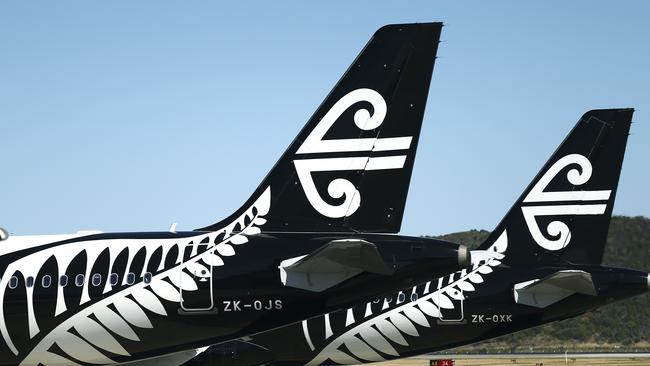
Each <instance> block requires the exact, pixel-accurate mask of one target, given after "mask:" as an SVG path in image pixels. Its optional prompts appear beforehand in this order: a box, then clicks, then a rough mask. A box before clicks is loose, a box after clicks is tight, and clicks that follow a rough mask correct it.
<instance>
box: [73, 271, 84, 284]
mask: <svg viewBox="0 0 650 366" xmlns="http://www.w3.org/2000/svg"><path fill="white" fill-rule="evenodd" d="M84 280H85V276H84V275H82V274H78V275H77V277H75V278H74V284H75V285H77V287H83V285H84Z"/></svg>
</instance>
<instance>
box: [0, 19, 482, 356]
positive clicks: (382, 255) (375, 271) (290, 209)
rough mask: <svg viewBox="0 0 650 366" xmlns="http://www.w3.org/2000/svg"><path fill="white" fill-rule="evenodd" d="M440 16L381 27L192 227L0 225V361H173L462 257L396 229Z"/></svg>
mask: <svg viewBox="0 0 650 366" xmlns="http://www.w3.org/2000/svg"><path fill="white" fill-rule="evenodd" d="M441 29H442V24H441V23H426V24H401V25H400V24H398V25H389V26H385V27H383V28H381V29H379V30H378V31H377V32H376V33H375V34H374V35H373V37H372V38H371V40H370V41H369V42H368V44H367V45H366V46H365V48H364V49H363V50H362V51H361V53H360V54H359V56H358V57H357V58H356V59H355V60H354V62H353V63H352V65H351V66H350V68H349V69H348V70H347V71H346V73H345V74H344V75H343V77H342V79H341V80H340V81H339V82H338V83H337V84H336V86H335V87H334V88H333V90H332V91H331V92H330V94H329V95H328V96H327V97H326V99H325V100H324V102H323V103H322V104H321V105H320V107H319V108H318V109H317V110H316V112H315V113H314V115H313V116H312V117H311V118H310V119H309V121H308V122H307V124H306V125H305V127H304V128H303V129H302V131H301V132H300V133H299V134H298V136H297V137H296V139H295V140H294V141H293V143H292V144H291V145H290V146H289V148H288V149H287V150H286V152H285V153H284V154H283V155H282V157H281V158H280V160H279V161H278V163H277V164H276V165H275V166H274V167H273V168H272V170H271V171H270V173H269V174H268V175H267V176H266V178H265V179H264V180H263V181H262V183H261V184H260V185H259V187H258V188H257V189H256V190H255V192H254V193H253V194H252V196H251V197H250V198H249V199H248V200H247V201H246V202H245V203H244V204H243V205H242V207H241V208H239V209H238V210H236V211H235V212H234V213H233V214H231V215H230V216H229V217H227V218H226V219H224V220H221V221H219V222H217V223H215V224H212V225H209V226H205V227H202V228H199V229H196V230H194V231H176V229H175V227H172V228H170V230H169V231H168V232H143V233H102V232H78V233H76V234H70V235H38V236H14V235H8V234H7V232H6V231H4V230H2V231H0V239H2V242H1V245H0V365H21V366H28V365H46V366H56V365H87V364H93V365H109V364H124V363H128V364H130V365H143V364H146V362H155V363H156V364H157V365H163V364H168V365H172V364H176V365H178V364H180V363H182V362H185V361H186V360H187V359H188V357H192V356H194V355H195V354H196V352H197V350H200V349H202V348H204V347H207V346H210V345H213V344H216V343H219V342H224V341H229V340H233V339H238V338H240V337H242V336H247V335H250V334H253V333H258V332H261V331H265V330H270V329H273V328H277V327H279V326H282V325H287V324H290V323H293V322H297V321H300V320H302V319H305V318H310V317H314V316H317V315H320V314H324V313H328V312H332V311H335V310H337V309H341V308H345V307H349V306H352V305H353V304H354V303H357V302H359V301H364V300H369V299H372V298H373V297H376V296H380V295H386V294H389V293H391V292H393V291H395V290H397V289H399V288H402V287H404V286H406V285H408V284H411V283H413V282H414V281H416V282H418V281H424V280H425V279H426V278H428V276H430V275H431V273H437V274H440V275H442V274H444V273H449V272H453V271H457V270H460V269H462V268H466V267H468V266H469V265H470V264H471V258H470V255H469V252H468V250H467V248H465V247H463V246H460V245H457V244H454V243H449V242H444V241H440V240H434V239H429V238H421V237H409V236H400V235H395V234H396V233H398V232H399V230H400V227H401V222H402V217H403V213H404V206H405V202H406V197H407V192H408V186H409V183H410V178H411V172H412V170H413V166H414V161H415V153H416V148H417V143H418V138H419V135H420V130H421V125H422V120H423V115H424V109H425V105H426V100H427V95H428V89H429V85H430V81H431V76H432V72H433V66H434V61H435V58H436V53H437V48H438V43H439V38H440V33H441ZM195 174H198V175H199V176H207V177H209V176H210V175H211V174H214V173H213V172H211V171H210V170H209V169H206V171H203V172H195ZM152 360H153V361H152Z"/></svg>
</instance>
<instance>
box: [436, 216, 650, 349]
mask: <svg viewBox="0 0 650 366" xmlns="http://www.w3.org/2000/svg"><path fill="white" fill-rule="evenodd" d="M488 235H489V232H488V231H485V230H480V231H478V230H471V231H467V232H461V233H454V234H448V235H443V236H440V237H439V238H442V239H445V240H450V241H453V242H456V243H462V244H465V245H467V246H469V247H476V246H477V245H478V244H479V243H481V242H482V241H483V240H484V239H485V238H486V237H487V236H488ZM607 241H608V244H607V247H606V250H605V257H604V260H603V264H605V265H609V266H618V267H628V268H633V269H638V270H646V271H650V219H648V218H645V217H625V216H615V217H613V218H612V222H611V225H610V228H609V235H608V238H607ZM564 349H568V350H570V351H571V350H574V351H575V350H578V351H579V350H585V351H586V350H617V351H620V350H626V349H630V350H650V294H648V295H643V296H638V297H636V298H632V299H628V300H625V301H622V302H619V303H615V304H612V305H608V306H605V307H602V308H600V309H599V310H597V311H596V312H593V313H589V314H585V315H583V316H580V317H578V318H575V319H570V320H565V321H561V322H556V323H551V324H548V325H544V326H541V327H538V328H534V329H528V330H525V331H522V332H519V333H516V334H512V335H509V336H505V337H501V338H497V339H494V340H490V341H486V342H482V343H480V344H477V345H473V346H467V347H462V348H459V349H456V350H454V352H477V351H483V350H489V351H490V352H495V351H504V352H531V351H533V350H534V351H558V350H560V351H563V350H564Z"/></svg>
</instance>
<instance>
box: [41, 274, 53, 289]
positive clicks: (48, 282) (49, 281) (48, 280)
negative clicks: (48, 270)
mask: <svg viewBox="0 0 650 366" xmlns="http://www.w3.org/2000/svg"><path fill="white" fill-rule="evenodd" d="M51 284H52V276H50V275H45V276H43V279H41V286H43V288H48V287H50V285H51Z"/></svg>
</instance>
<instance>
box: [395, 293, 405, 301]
mask: <svg viewBox="0 0 650 366" xmlns="http://www.w3.org/2000/svg"><path fill="white" fill-rule="evenodd" d="M404 300H406V295H404V293H403V292H400V293H399V295H397V301H398V302H403V301H404Z"/></svg>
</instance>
